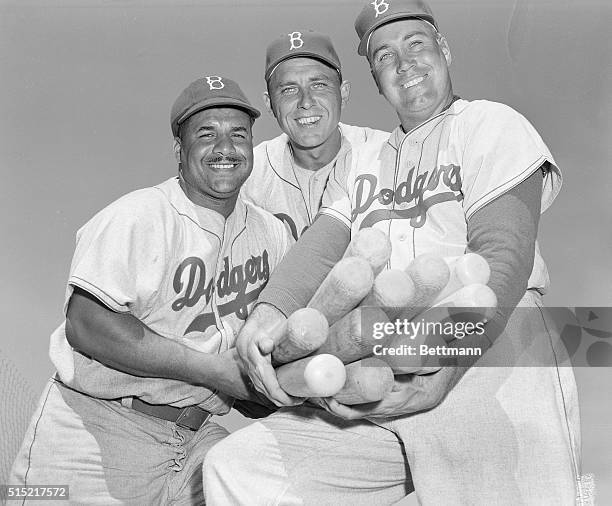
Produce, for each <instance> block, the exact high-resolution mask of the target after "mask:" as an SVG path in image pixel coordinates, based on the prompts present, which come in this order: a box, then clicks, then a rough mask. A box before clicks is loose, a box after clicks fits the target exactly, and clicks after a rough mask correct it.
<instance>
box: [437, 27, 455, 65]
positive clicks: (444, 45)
mask: <svg viewBox="0 0 612 506" xmlns="http://www.w3.org/2000/svg"><path fill="white" fill-rule="evenodd" d="M438 46H439V47H440V50H441V51H442V54H443V55H444V58H446V66H447V67H450V65H451V62H452V61H453V55H452V54H451V51H450V47H449V46H448V42H447V41H446V38H445V37H444V35H440V36H439V38H438Z"/></svg>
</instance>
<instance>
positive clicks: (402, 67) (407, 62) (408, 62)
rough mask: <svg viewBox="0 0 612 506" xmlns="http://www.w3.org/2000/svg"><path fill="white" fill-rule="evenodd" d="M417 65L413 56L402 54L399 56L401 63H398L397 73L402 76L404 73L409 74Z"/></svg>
mask: <svg viewBox="0 0 612 506" xmlns="http://www.w3.org/2000/svg"><path fill="white" fill-rule="evenodd" d="M415 65H416V60H415V58H414V55H413V54H410V53H402V54H401V55H400V56H399V61H398V63H397V73H398V74H401V73H403V72H407V71H408V70H410V69H411V68H412V67H414V66H415Z"/></svg>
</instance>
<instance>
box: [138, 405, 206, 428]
mask: <svg viewBox="0 0 612 506" xmlns="http://www.w3.org/2000/svg"><path fill="white" fill-rule="evenodd" d="M132 409H133V410H135V411H138V412H140V413H144V414H145V415H151V416H154V417H156V418H161V419H162V420H167V421H169V422H174V423H175V424H176V425H178V426H179V427H182V428H184V429H189V430H199V428H200V427H202V425H204V424H205V423H206V422H208V420H210V417H211V416H212V413H209V412H208V411H206V410H204V409H202V408H200V407H199V406H189V407H187V408H177V407H175V406H168V405H166V404H149V403H148V402H144V401H141V400H140V399H138V398H136V397H134V398H132Z"/></svg>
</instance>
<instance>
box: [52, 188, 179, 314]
mask: <svg viewBox="0 0 612 506" xmlns="http://www.w3.org/2000/svg"><path fill="white" fill-rule="evenodd" d="M154 191H155V190H141V191H139V192H135V194H130V195H128V196H126V197H123V198H122V199H119V200H118V201H116V202H114V203H113V204H111V205H110V206H108V207H106V208H105V209H103V210H102V211H100V212H99V213H98V214H97V215H96V216H94V217H93V218H92V219H91V220H90V221H89V222H88V223H86V224H85V225H84V226H83V227H82V228H81V229H80V230H79V231H78V232H77V241H76V249H75V253H74V257H73V260H72V265H71V267H70V275H69V279H68V285H69V287H68V291H67V297H66V305H65V307H64V311H65V310H66V309H67V302H68V299H69V298H70V295H71V293H72V288H71V287H73V286H78V287H80V288H82V289H83V290H85V291H87V292H89V293H91V294H92V295H94V296H95V297H96V298H97V299H99V300H100V301H101V302H102V303H103V304H105V305H106V306H107V307H109V308H110V309H111V310H113V311H116V312H120V313H126V312H130V313H132V314H133V315H134V316H136V317H137V318H140V319H142V318H143V317H144V316H146V314H147V311H148V308H151V306H152V304H151V301H152V299H153V298H154V297H155V295H156V294H157V293H158V291H159V286H160V284H161V283H162V280H163V266H165V265H166V257H167V255H166V251H165V250H166V248H165V244H166V242H165V237H166V235H165V232H166V231H165V230H164V219H163V216H162V214H161V213H160V212H159V210H158V209H159V206H156V205H155V198H156V196H153V197H148V195H147V193H144V192H149V195H150V192H154Z"/></svg>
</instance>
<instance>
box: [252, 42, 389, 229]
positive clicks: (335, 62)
mask: <svg viewBox="0 0 612 506" xmlns="http://www.w3.org/2000/svg"><path fill="white" fill-rule="evenodd" d="M265 80H266V86H267V91H266V92H265V93H264V101H265V103H266V106H267V108H268V110H269V111H270V112H271V113H272V114H273V115H274V117H275V118H276V120H277V122H278V125H279V127H280V128H281V130H282V131H283V134H282V135H280V136H278V137H276V138H274V139H272V140H269V141H264V142H262V143H261V144H259V145H258V146H257V147H255V149H254V151H253V156H254V165H253V172H252V174H251V177H249V179H248V180H247V181H246V183H245V184H244V186H243V187H242V190H241V196H243V197H244V198H245V200H250V201H251V202H253V203H255V204H257V205H259V206H261V207H263V208H264V209H266V210H267V211H270V212H271V213H273V214H274V215H275V216H276V217H277V218H279V219H280V220H281V221H283V222H284V223H285V225H286V227H287V229H288V230H289V232H290V233H291V236H292V237H293V238H294V239H295V240H297V239H298V238H299V237H300V236H301V235H302V233H303V232H304V231H305V230H306V229H307V228H308V227H309V226H310V225H311V224H312V222H313V220H314V218H315V216H316V215H317V213H318V211H319V208H320V206H321V200H322V197H323V190H324V189H325V185H326V183H327V180H328V178H329V174H330V172H331V171H332V170H334V168H335V167H338V170H339V167H340V166H342V165H343V164H344V163H346V161H347V157H348V156H349V154H350V151H351V149H352V147H357V146H360V145H362V144H366V143H379V142H381V141H382V140H384V139H387V138H388V137H389V133H388V132H381V131H379V130H373V129H371V128H363V127H356V126H351V125H345V124H342V123H339V121H340V114H341V111H342V109H343V108H344V106H345V105H346V103H347V101H348V99H349V93H350V83H349V82H348V81H345V80H343V79H342V70H341V65H340V59H339V58H338V54H337V53H336V51H335V49H334V47H333V44H332V41H331V39H330V38H329V37H328V36H327V35H324V34H321V33H318V32H315V31H311V30H308V31H307V30H301V31H297V30H294V31H288V33H286V34H283V35H281V36H280V37H278V38H277V39H275V40H274V41H272V42H271V43H270V44H269V46H268V48H267V50H266V66H265ZM349 159H350V158H349Z"/></svg>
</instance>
